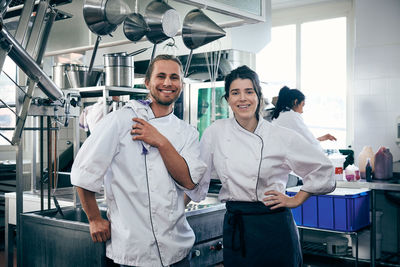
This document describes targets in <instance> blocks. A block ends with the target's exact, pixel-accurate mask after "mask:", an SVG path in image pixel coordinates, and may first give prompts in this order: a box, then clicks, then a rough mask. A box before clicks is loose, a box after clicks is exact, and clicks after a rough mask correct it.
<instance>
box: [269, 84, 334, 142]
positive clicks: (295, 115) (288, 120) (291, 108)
mask: <svg viewBox="0 0 400 267" xmlns="http://www.w3.org/2000/svg"><path fill="white" fill-rule="evenodd" d="M304 105H305V96H304V94H303V93H302V92H300V90H297V89H289V87H287V86H284V87H282V89H281V90H280V91H279V96H278V99H277V101H276V104H275V110H274V114H273V115H272V123H274V124H276V125H279V126H282V127H285V128H289V129H292V130H294V131H296V132H298V133H299V134H301V135H302V136H303V137H304V138H305V139H307V141H309V142H310V143H311V144H313V145H315V146H317V147H319V148H320V149H322V148H321V146H320V144H319V141H326V140H331V141H336V137H334V136H333V135H331V134H329V133H328V134H325V135H323V136H320V137H318V138H315V137H314V135H313V134H312V133H311V132H310V130H309V129H308V127H307V126H306V124H305V123H304V120H303V118H302V117H301V113H303V107H304Z"/></svg>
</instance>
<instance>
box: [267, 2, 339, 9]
mask: <svg viewBox="0 0 400 267" xmlns="http://www.w3.org/2000/svg"><path fill="white" fill-rule="evenodd" d="M330 1H332V0H271V8H272V10H274V9H281V8H290V7H298V6H304V5H310V4H315V3H321V2H330Z"/></svg>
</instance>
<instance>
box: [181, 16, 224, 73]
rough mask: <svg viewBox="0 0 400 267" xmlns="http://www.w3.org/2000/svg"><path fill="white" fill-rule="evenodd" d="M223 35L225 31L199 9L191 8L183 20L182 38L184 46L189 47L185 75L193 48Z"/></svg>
mask: <svg viewBox="0 0 400 267" xmlns="http://www.w3.org/2000/svg"><path fill="white" fill-rule="evenodd" d="M225 35H226V33H225V31H224V30H223V29H221V28H220V27H219V26H218V25H217V24H216V23H215V22H214V21H212V20H211V19H210V18H209V17H207V16H206V15H205V14H204V13H203V11H201V10H200V9H193V10H192V11H190V12H189V13H188V14H186V16H185V19H184V20H183V29H182V39H183V43H184V44H185V46H186V47H187V48H189V49H190V54H189V57H188V60H187V62H186V67H185V72H184V73H185V75H184V76H185V77H186V75H187V72H188V70H189V66H190V62H191V60H192V55H193V50H194V49H196V48H198V47H200V46H202V45H205V44H208V43H210V42H212V41H215V40H217V39H219V38H221V37H224V36H225Z"/></svg>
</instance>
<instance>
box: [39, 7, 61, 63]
mask: <svg viewBox="0 0 400 267" xmlns="http://www.w3.org/2000/svg"><path fill="white" fill-rule="evenodd" d="M49 13H50V14H48V18H47V22H46V25H45V26H44V29H43V33H42V36H43V37H42V45H41V46H40V47H39V51H38V52H37V58H36V62H37V63H38V64H39V65H41V62H42V59H43V56H44V52H45V50H46V46H47V41H48V39H49V36H50V31H51V28H52V27H53V24H54V21H55V20H56V17H57V11H55V10H54V9H53V8H51V9H50V12H49Z"/></svg>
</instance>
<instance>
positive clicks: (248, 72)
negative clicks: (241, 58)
mask: <svg viewBox="0 0 400 267" xmlns="http://www.w3.org/2000/svg"><path fill="white" fill-rule="evenodd" d="M236 79H249V80H250V81H251V83H252V84H253V88H254V91H255V92H256V95H257V98H258V105H257V109H256V118H257V120H258V119H259V117H260V109H261V105H262V104H263V103H264V101H262V92H261V85H260V80H259V78H258V75H257V73H256V72H255V71H253V70H252V69H250V68H249V67H247V66H246V65H243V66H240V67H238V68H236V69H234V70H232V71H231V72H230V73H229V74H228V75H226V77H225V95H224V98H225V99H226V100H227V101H228V98H229V88H230V87H231V84H232V82H233V81H234V80H236Z"/></svg>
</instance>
